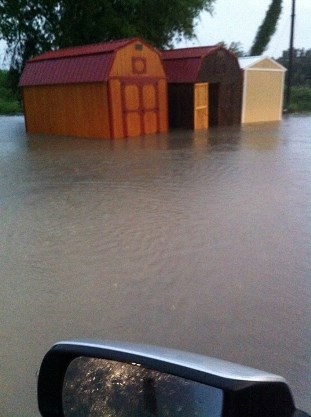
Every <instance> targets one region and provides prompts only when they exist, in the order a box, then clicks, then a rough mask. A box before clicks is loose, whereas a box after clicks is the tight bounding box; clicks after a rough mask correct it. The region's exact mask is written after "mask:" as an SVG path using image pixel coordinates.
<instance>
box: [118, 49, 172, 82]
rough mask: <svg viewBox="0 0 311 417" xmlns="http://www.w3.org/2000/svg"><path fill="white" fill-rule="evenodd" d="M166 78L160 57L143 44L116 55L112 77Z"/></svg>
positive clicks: (120, 51)
mask: <svg viewBox="0 0 311 417" xmlns="http://www.w3.org/2000/svg"><path fill="white" fill-rule="evenodd" d="M138 76H139V77H144V76H146V77H158V78H165V77H166V75H165V72H164V69H163V66H162V62H161V59H160V55H159V54H158V53H157V52H155V50H154V49H152V48H150V47H149V46H147V45H145V44H144V43H142V42H139V41H137V42H134V43H131V44H130V45H128V46H125V47H124V48H122V49H120V50H119V51H117V53H116V57H115V59H114V62H113V65H112V67H111V71H110V77H138Z"/></svg>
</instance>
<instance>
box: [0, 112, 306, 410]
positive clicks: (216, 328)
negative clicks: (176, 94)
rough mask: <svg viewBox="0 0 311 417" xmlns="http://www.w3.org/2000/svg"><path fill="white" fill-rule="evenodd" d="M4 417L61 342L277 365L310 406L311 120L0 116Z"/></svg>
mask: <svg viewBox="0 0 311 417" xmlns="http://www.w3.org/2000/svg"><path fill="white" fill-rule="evenodd" d="M0 251H1V252H0V264H1V270H0V274H1V292H0V313H1V324H0V326H1V327H0V336H1V343H0V358H1V359H0V367H1V371H0V385H1V386H0V404H1V405H0V415H1V417H37V416H38V414H39V413H38V411H37V405H36V374H37V371H38V368H39V364H40V361H41V359H42V357H43V355H44V353H45V352H46V351H47V350H48V349H49V347H50V346H51V345H52V344H53V343H54V342H56V341H58V340H62V339H68V338H77V337H79V338H81V337H88V338H108V339H118V340H127V341H133V342H143V343H151V344H156V345H162V346H168V347H174V348H178V349H183V350H189V351H193V352H198V353H201V354H206V355H211V356H216V357H218V358H222V359H226V360H230V361H235V362H239V363H242V364H245V365H249V366H252V367H256V368H260V369H262V370H266V371H269V372H273V373H277V374H281V375H283V376H284V377H286V378H287V380H288V381H289V383H290V385H291V387H292V389H293V393H294V395H295V398H296V404H297V406H298V407H301V408H303V409H304V410H306V411H308V412H309V413H310V412H311V395H310V392H311V116H290V117H287V118H285V119H284V120H283V122H281V123H280V124H279V123H276V124H262V125H254V126H251V127H244V128H241V129H240V128H230V129H215V130H214V129H212V130H210V131H208V132H204V133H202V132H201V133H198V134H193V133H192V132H185V131H175V132H172V133H170V134H169V135H159V136H151V137H148V138H137V139H130V140H117V141H115V142H110V141H96V140H87V139H73V138H60V137H48V136H27V135H26V134H25V132H24V124H23V118H22V117H1V118H0Z"/></svg>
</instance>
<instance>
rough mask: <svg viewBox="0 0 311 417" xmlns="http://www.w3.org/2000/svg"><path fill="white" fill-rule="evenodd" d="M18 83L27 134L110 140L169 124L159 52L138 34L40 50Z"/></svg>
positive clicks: (141, 133) (145, 133) (153, 129)
mask: <svg viewBox="0 0 311 417" xmlns="http://www.w3.org/2000/svg"><path fill="white" fill-rule="evenodd" d="M19 85H20V87H21V88H22V97H23V105H24V114H25V124H26V130H27V132H29V133H44V134H51V135H66V136H67V135H68V136H78V137H93V138H109V139H113V138H121V137H132V136H140V135H147V134H152V133H158V132H166V131H167V129H168V115H167V83H166V75H165V72H164V69H163V66H162V62H161V56H160V54H159V52H158V51H157V50H156V49H154V48H152V47H151V46H150V45H148V44H146V43H145V42H144V41H142V40H141V39H137V38H135V39H126V40H120V41H113V42H108V43H100V44H95V45H89V46H81V47H74V48H67V49H62V50H58V51H51V52H47V53H44V54H42V55H40V56H38V57H36V58H34V59H32V60H30V61H28V62H27V64H26V66H25V69H24V71H23V73H22V76H21V79H20V84H19Z"/></svg>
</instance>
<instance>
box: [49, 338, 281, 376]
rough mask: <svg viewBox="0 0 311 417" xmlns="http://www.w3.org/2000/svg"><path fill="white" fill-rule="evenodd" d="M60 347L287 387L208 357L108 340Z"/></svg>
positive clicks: (66, 342) (251, 370)
mask: <svg viewBox="0 0 311 417" xmlns="http://www.w3.org/2000/svg"><path fill="white" fill-rule="evenodd" d="M59 345H73V346H85V347H91V348H92V347H93V348H97V349H108V350H113V351H116V352H122V353H128V354H133V355H140V356H144V357H147V358H150V359H154V360H159V361H163V362H166V363H172V364H175V365H180V366H183V367H186V368H190V369H194V370H197V371H201V372H205V373H208V374H212V375H215V376H218V377H221V378H225V379H233V380H237V381H250V382H283V383H285V384H287V381H286V379H285V378H283V377H281V376H279V375H274V374H271V373H268V372H264V371H260V370H258V369H254V368H250V367H248V366H243V365H239V364H235V363H232V362H227V361H224V360H221V359H216V358H212V357H209V356H203V355H198V354H195V353H190V352H189V353H188V352H184V351H179V350H175V349H169V348H163V347H158V346H152V345H145V344H136V343H129V342H120V341H111V340H89V339H75V340H71V341H70V340H64V341H60V342H58V343H56V344H55V345H54V346H59Z"/></svg>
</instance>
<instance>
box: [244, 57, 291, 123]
mask: <svg viewBox="0 0 311 417" xmlns="http://www.w3.org/2000/svg"><path fill="white" fill-rule="evenodd" d="M239 63H240V66H241V68H242V70H243V78H244V81H243V100H242V116H241V121H242V123H256V122H273V121H278V120H281V119H282V111H283V96H284V82H285V72H286V68H284V67H283V66H282V65H281V64H279V63H278V62H276V61H275V60H274V59H271V58H268V57H263V56H252V57H245V58H240V59H239Z"/></svg>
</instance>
